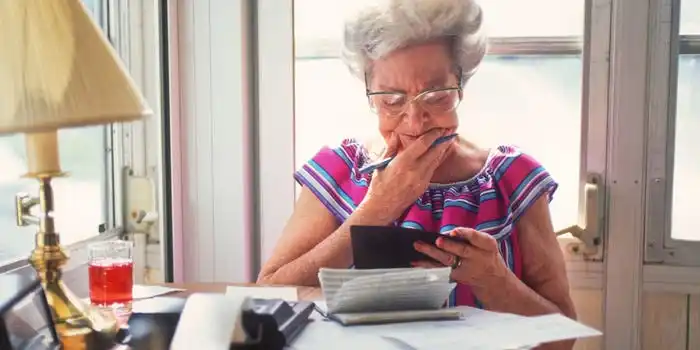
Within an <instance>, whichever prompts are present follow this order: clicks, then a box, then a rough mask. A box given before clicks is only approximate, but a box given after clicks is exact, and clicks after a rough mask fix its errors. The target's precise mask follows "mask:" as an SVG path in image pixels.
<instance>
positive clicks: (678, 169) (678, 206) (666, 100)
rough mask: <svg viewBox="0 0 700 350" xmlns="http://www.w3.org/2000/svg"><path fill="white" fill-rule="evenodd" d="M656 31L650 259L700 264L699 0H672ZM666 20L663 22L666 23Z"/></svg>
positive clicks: (649, 191) (651, 112) (650, 160)
mask: <svg viewBox="0 0 700 350" xmlns="http://www.w3.org/2000/svg"><path fill="white" fill-rule="evenodd" d="M670 3H671V8H672V11H660V13H662V14H664V16H666V17H667V18H660V20H665V21H666V22H665V23H668V25H659V26H658V29H657V30H656V31H654V32H653V34H654V35H653V38H652V40H653V41H654V42H652V45H655V46H656V47H659V48H661V49H660V50H659V52H660V53H661V54H657V55H653V56H652V57H653V58H654V59H653V60H652V74H654V73H655V72H656V76H652V78H651V79H652V81H654V82H655V84H654V86H653V87H652V89H651V93H650V105H649V123H650V125H649V149H648V154H649V157H648V169H649V171H650V173H649V175H648V179H649V182H648V184H647V210H648V211H647V227H646V232H647V233H646V236H647V252H646V260H647V261H648V262H656V263H664V264H675V265H693V266H697V265H700V254H697V251H698V249H700V231H698V229H697V225H696V224H695V217H696V216H697V209H696V205H695V202H696V201H697V198H698V196H700V190H698V186H697V179H698V178H700V162H698V157H700V151H699V150H700V141H698V137H697V135H698V133H700V102H699V101H700V1H697V0H671V1H670ZM662 23H663V22H662Z"/></svg>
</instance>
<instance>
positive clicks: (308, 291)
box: [158, 283, 321, 300]
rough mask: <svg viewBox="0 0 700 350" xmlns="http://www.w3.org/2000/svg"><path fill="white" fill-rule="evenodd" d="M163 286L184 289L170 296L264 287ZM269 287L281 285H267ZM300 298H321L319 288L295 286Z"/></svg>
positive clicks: (184, 284) (244, 284) (208, 284)
mask: <svg viewBox="0 0 700 350" xmlns="http://www.w3.org/2000/svg"><path fill="white" fill-rule="evenodd" d="M158 285H161V286H165V287H171V288H178V289H184V291H182V292H177V293H173V294H170V296H176V297H182V298H186V297H188V296H190V295H191V294H193V293H222V294H223V293H225V292H226V287H228V286H251V287H265V286H261V285H256V284H251V283H161V284H158ZM268 287H271V288H274V287H281V286H268ZM296 288H297V293H298V295H299V299H300V300H319V299H321V288H318V287H296Z"/></svg>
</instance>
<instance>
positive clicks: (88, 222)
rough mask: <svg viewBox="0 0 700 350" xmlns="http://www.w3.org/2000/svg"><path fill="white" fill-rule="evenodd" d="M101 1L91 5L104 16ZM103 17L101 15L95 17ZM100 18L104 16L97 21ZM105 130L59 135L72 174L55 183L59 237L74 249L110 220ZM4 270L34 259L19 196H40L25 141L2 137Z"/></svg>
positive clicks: (0, 251)
mask: <svg viewBox="0 0 700 350" xmlns="http://www.w3.org/2000/svg"><path fill="white" fill-rule="evenodd" d="M100 2H101V1H100V0H90V1H88V0H86V1H85V3H86V5H88V7H89V8H90V9H91V10H93V11H96V10H99V9H100V7H99V6H98V5H99V4H100ZM95 15H97V13H95ZM95 18H99V16H95ZM104 131H105V128H104V127H103V126H95V127H86V128H76V129H66V130H60V131H59V152H60V157H61V167H62V168H63V170H64V171H66V172H67V173H68V176H67V177H65V178H58V179H55V180H54V181H53V184H54V200H55V206H56V213H55V215H56V224H57V231H58V232H59V233H60V234H61V242H62V243H64V244H70V243H73V242H75V241H79V240H82V239H85V238H88V237H90V236H94V235H96V234H97V233H98V227H99V225H100V224H102V223H104V222H105V217H106V211H107V210H106V205H107V201H106V194H107V193H106V192H107V190H106V175H105V169H106V163H105V161H106V156H105V154H106V153H105V136H104ZM0 164H2V171H0V265H1V264H2V263H3V262H9V261H13V260H16V259H18V258H23V257H26V256H29V253H30V251H31V249H33V247H34V233H35V232H36V227H34V226H29V227H23V228H20V227H17V225H16V222H15V205H14V196H15V194H16V193H18V192H26V193H29V194H32V195H35V194H37V191H38V184H37V182H36V181H35V180H30V179H22V178H21V176H22V175H23V174H24V173H25V172H26V171H27V164H26V152H25V148H24V136H22V135H21V134H16V135H11V136H3V137H0Z"/></svg>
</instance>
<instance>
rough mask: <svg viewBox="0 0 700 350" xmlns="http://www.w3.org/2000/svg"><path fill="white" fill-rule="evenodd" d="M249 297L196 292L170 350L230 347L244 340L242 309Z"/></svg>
mask: <svg viewBox="0 0 700 350" xmlns="http://www.w3.org/2000/svg"><path fill="white" fill-rule="evenodd" d="M249 302H250V300H249V299H248V298H247V297H245V296H241V297H232V296H223V295H221V294H193V295H191V296H190V297H189V298H188V299H187V302H186V303H185V308H184V309H183V310H182V314H181V315H180V320H179V321H178V324H177V328H176V329H175V334H174V335H173V339H172V341H171V344H170V350H191V349H228V348H229V346H230V344H231V342H244V341H245V340H246V337H245V332H244V331H243V323H242V316H241V314H242V310H244V309H246V308H248V307H249Z"/></svg>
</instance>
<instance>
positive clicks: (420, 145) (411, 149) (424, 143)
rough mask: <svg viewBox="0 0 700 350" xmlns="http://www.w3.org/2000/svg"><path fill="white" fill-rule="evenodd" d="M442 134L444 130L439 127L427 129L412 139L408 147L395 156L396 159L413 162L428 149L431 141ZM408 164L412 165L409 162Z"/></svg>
mask: <svg viewBox="0 0 700 350" xmlns="http://www.w3.org/2000/svg"><path fill="white" fill-rule="evenodd" d="M443 134H444V132H443V131H441V130H440V129H435V130H431V131H428V132H427V133H425V134H423V135H421V136H420V137H419V138H418V139H416V140H415V141H413V142H412V143H411V144H410V145H409V146H408V147H406V149H405V150H403V151H402V152H401V154H399V155H398V156H396V160H399V159H410V160H411V163H413V162H415V161H416V160H417V159H418V158H420V157H421V156H422V155H423V154H425V153H426V152H427V151H428V150H430V147H431V146H432V145H433V143H434V142H435V141H436V140H437V139H438V138H440V136H443ZM409 166H411V167H413V166H414V165H413V164H410V165H409Z"/></svg>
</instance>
